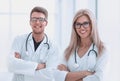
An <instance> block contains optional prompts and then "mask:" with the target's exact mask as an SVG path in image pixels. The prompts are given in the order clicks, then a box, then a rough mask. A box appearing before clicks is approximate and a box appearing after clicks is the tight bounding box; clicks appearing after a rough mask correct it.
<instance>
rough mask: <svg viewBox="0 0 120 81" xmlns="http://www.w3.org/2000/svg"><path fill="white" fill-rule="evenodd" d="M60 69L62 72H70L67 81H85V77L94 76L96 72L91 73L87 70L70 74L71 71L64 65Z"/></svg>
mask: <svg viewBox="0 0 120 81" xmlns="http://www.w3.org/2000/svg"><path fill="white" fill-rule="evenodd" d="M58 69H59V70H61V71H63V70H64V71H68V74H67V75H66V79H65V81H83V80H82V79H83V78H84V77H86V76H88V75H92V74H94V72H90V71H87V70H84V71H78V72H70V71H69V69H68V68H67V67H66V66H65V65H64V64H61V65H59V66H58Z"/></svg>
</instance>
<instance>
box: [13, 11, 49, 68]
mask: <svg viewBox="0 0 120 81" xmlns="http://www.w3.org/2000/svg"><path fill="white" fill-rule="evenodd" d="M32 17H36V18H40V17H42V18H45V15H44V14H43V13H40V12H33V13H32V14H31V18H32ZM30 26H31V28H32V36H33V38H34V39H35V41H36V42H40V41H42V40H43V38H44V36H45V34H44V29H45V27H46V26H47V21H44V22H40V21H39V20H37V22H32V21H30ZM15 57H16V58H18V59H21V55H20V54H19V53H17V52H15ZM45 67H46V64H45V63H40V64H38V66H37V68H36V70H40V69H43V68H45Z"/></svg>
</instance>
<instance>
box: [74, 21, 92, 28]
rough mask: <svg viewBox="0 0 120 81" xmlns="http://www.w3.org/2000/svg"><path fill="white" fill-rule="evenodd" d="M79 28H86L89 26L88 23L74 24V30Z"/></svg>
mask: <svg viewBox="0 0 120 81" xmlns="http://www.w3.org/2000/svg"><path fill="white" fill-rule="evenodd" d="M81 26H83V27H84V28H88V27H89V26H90V22H87V21H86V22H83V23H79V22H76V23H75V28H77V29H79V28H81Z"/></svg>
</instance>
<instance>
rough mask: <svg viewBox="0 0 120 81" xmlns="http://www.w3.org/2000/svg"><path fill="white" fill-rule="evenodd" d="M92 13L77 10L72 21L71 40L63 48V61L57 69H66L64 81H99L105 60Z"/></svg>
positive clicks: (102, 45)
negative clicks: (64, 48)
mask: <svg viewBox="0 0 120 81" xmlns="http://www.w3.org/2000/svg"><path fill="white" fill-rule="evenodd" d="M105 52H106V51H105V46H104V44H103V42H102V41H101V39H100V37H99V35H98V31H97V24H96V20H95V17H94V15H93V14H92V12H91V11H90V10H88V9H82V10H79V11H78V12H77V13H76V15H75V16H74V19H73V23H72V34H71V40H70V43H69V45H68V47H67V48H66V50H65V62H64V64H60V65H59V66H58V69H59V70H61V71H68V73H67V75H66V79H65V81H101V79H102V76H103V70H104V67H105V63H106V61H107V56H106V53H105Z"/></svg>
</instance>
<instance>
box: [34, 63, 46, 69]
mask: <svg viewBox="0 0 120 81" xmlns="http://www.w3.org/2000/svg"><path fill="white" fill-rule="evenodd" d="M45 67H46V64H45V63H41V64H38V66H37V68H36V70H40V69H44V68H45Z"/></svg>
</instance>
